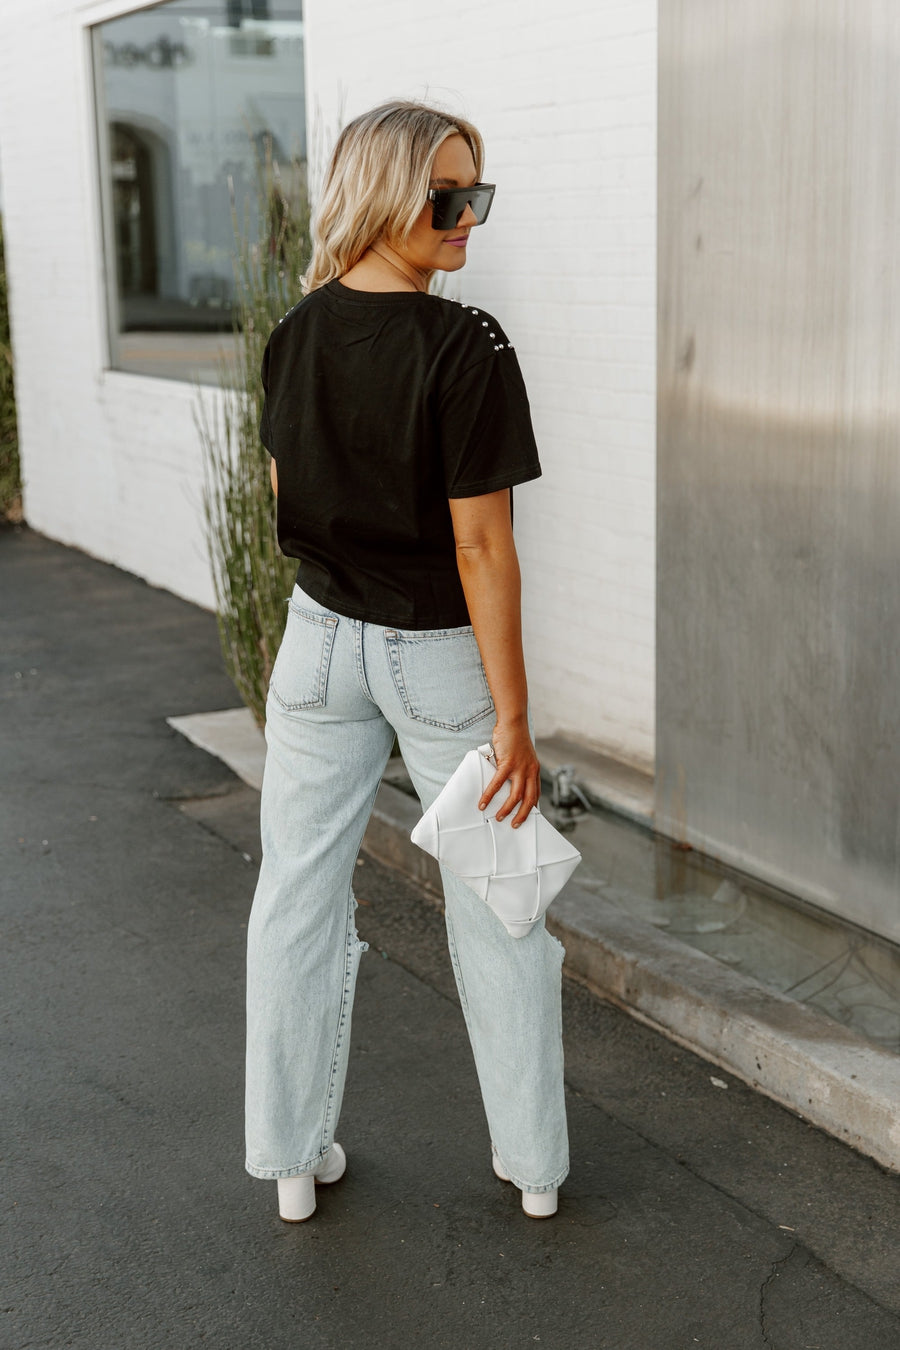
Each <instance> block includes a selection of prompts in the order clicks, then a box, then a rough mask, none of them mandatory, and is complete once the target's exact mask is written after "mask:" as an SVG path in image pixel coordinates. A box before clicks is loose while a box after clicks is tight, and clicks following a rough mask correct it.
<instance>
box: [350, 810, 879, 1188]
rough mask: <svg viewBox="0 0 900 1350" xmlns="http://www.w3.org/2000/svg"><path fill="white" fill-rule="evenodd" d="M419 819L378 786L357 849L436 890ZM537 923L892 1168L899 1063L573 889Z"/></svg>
mask: <svg viewBox="0 0 900 1350" xmlns="http://www.w3.org/2000/svg"><path fill="white" fill-rule="evenodd" d="M419 815H420V812H419V809H418V806H417V804H416V802H415V801H414V800H413V799H412V798H411V797H408V796H407V795H406V794H405V793H403V792H401V791H400V790H399V789H397V788H395V787H392V786H391V785H390V784H389V783H382V785H381V787H380V788H379V790H378V796H377V798H376V800H375V810H374V812H373V815H372V820H371V823H370V826H369V829H368V832H367V834H366V837H365V841H364V847H365V848H366V849H367V850H368V851H369V852H370V853H372V854H373V855H374V856H375V857H376V858H378V859H379V860H380V861H382V862H385V863H387V864H388V865H389V866H391V867H395V868H397V869H398V870H399V871H401V872H403V873H405V874H406V875H407V876H409V877H412V879H413V880H415V881H417V882H419V884H420V885H424V886H427V887H428V888H429V889H431V890H433V891H435V892H439V891H440V873H439V871H438V866H437V863H436V862H435V861H434V859H433V858H431V857H429V856H428V854H427V853H423V852H422V850H421V849H418V848H416V846H415V844H413V843H412V842H411V841H410V838H409V835H410V831H411V830H412V828H413V826H414V825H415V823H416V821H417V820H418V819H419ZM547 927H548V928H549V929H550V931H551V932H552V933H553V934H554V935H555V936H556V937H558V938H559V940H560V941H561V942H562V943H563V945H564V947H565V948H566V969H567V971H568V972H569V973H570V974H572V975H574V976H576V977H577V978H579V979H582V980H584V981H586V982H587V983H588V984H589V985H590V986H591V987H592V988H593V989H595V990H596V992H597V993H599V994H600V995H601V996H602V997H603V998H607V999H609V1000H610V1001H611V1002H614V1003H616V1004H617V1005H618V1006H619V1007H621V1008H623V1009H624V1010H625V1011H626V1012H628V1013H630V1014H631V1015H632V1016H634V1017H637V1018H639V1019H640V1020H641V1021H642V1022H645V1023H647V1024H648V1025H649V1026H652V1027H654V1028H655V1029H656V1030H657V1031H661V1032H662V1033H663V1034H664V1035H666V1036H668V1037H670V1038H671V1039H672V1040H675V1041H677V1042H678V1044H680V1045H683V1046H685V1047H686V1048H687V1049H690V1050H693V1051H695V1052H696V1053H698V1054H700V1055H702V1056H703V1057H704V1058H705V1059H708V1060H711V1061H712V1062H713V1063H714V1064H716V1065H719V1066H720V1067H721V1068H723V1069H726V1070H727V1071H728V1072H729V1073H731V1074H733V1075H734V1076H735V1077H736V1078H740V1079H742V1080H743V1081H744V1082H745V1083H748V1084H749V1085H750V1086H751V1087H753V1088H756V1089H757V1090H758V1091H760V1092H763V1093H765V1095H766V1096H768V1097H771V1098H773V1099H774V1100H775V1101H777V1102H779V1103H780V1104H781V1105H782V1106H786V1107H788V1108H790V1110H792V1111H796V1112H797V1113H798V1114H799V1115H801V1116H802V1117H803V1118H804V1119H806V1120H808V1121H809V1122H810V1123H811V1124H813V1125H816V1126H818V1127H819V1128H820V1129H823V1130H826V1131H827V1132H828V1133H829V1134H832V1135H836V1136H837V1137H838V1138H840V1139H843V1140H845V1142H846V1143H848V1144H850V1145H851V1147H853V1148H855V1149H858V1150H859V1151H860V1152H861V1153H865V1154H867V1155H868V1156H869V1157H872V1158H874V1159H875V1160H876V1161H877V1162H879V1163H881V1164H882V1166H884V1167H888V1168H891V1169H892V1170H895V1171H900V1110H898V1105H900V1059H898V1058H897V1056H895V1055H892V1054H890V1053H889V1052H887V1051H885V1050H881V1049H879V1048H878V1047H877V1046H873V1045H870V1044H869V1043H868V1042H866V1041H863V1040H862V1039H861V1038H860V1037H858V1036H855V1035H854V1034H853V1033H852V1032H850V1031H847V1030H846V1029H845V1028H844V1027H842V1026H840V1025H839V1023H837V1022H833V1021H832V1020H831V1019H830V1018H826V1017H822V1016H820V1015H819V1014H817V1013H815V1012H814V1011H813V1010H812V1009H810V1008H808V1007H806V1005H805V1004H802V1003H796V1002H794V1001H793V1000H792V999H789V998H785V997H784V996H783V995H782V994H779V993H777V992H775V991H774V990H769V989H766V988H764V987H763V986H762V985H760V984H758V983H757V982H756V981H755V980H751V979H748V978H747V977H746V976H744V975H740V974H738V973H737V972H735V971H733V970H731V969H730V968H729V967H728V966H725V965H722V963H721V962H719V961H716V960H715V959H714V958H713V957H710V956H706V955H705V954H704V953H703V952H698V951H695V950H694V949H693V948H691V947H687V946H686V945H685V944H684V943H682V942H679V941H678V940H677V938H673V937H669V936H668V934H666V933H662V932H660V931H659V930H658V929H656V928H653V927H652V926H651V925H649V924H645V923H642V922H640V920H638V919H634V918H632V917H631V916H630V915H629V914H627V913H625V912H624V911H623V910H621V909H617V908H616V906H614V905H612V904H610V903H609V901H607V900H604V899H602V897H600V896H597V895H593V894H590V893H588V892H587V891H583V890H581V889H580V888H579V887H578V886H577V885H575V884H573V883H571V882H570V883H569V885H568V886H566V888H565V889H564V890H563V891H562V893H561V894H560V895H559V896H558V897H557V899H556V900H555V901H554V903H553V905H552V907H551V909H550V910H549V912H548V914H547Z"/></svg>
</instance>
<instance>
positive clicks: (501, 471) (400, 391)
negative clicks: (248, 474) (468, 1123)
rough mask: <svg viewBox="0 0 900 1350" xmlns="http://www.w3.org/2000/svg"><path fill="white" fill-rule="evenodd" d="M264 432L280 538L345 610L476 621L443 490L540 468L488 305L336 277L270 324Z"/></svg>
mask: <svg viewBox="0 0 900 1350" xmlns="http://www.w3.org/2000/svg"><path fill="white" fill-rule="evenodd" d="M262 379H263V387H264V390H265V403H264V406H263V414H262V423H261V427H260V433H261V436H262V440H263V444H264V445H265V446H266V449H267V450H268V451H269V453H270V454H271V455H273V457H274V459H275V463H276V466H277V470H278V541H279V544H280V546H281V548H282V550H283V552H284V553H286V554H287V555H288V556H290V557H295V558H298V559H299V567H298V569H297V582H298V584H299V585H300V587H301V588H302V589H303V590H304V591H306V592H307V594H309V595H311V596H312V597H313V598H314V599H316V600H318V601H319V603H320V604H323V605H326V606H327V607H328V608H329V609H332V610H334V611H335V612H336V613H338V614H345V615H347V616H348V617H350V618H355V619H363V620H365V621H367V622H369V623H377V624H382V625H385V626H389V627H396V628H401V629H415V630H422V629H435V628H452V627H459V626H462V625H464V624H467V623H468V622H469V616H468V610H467V608H466V602H465V597H464V595H463V590H462V585H461V583H460V580H459V572H458V570H457V564H456V548H455V542H454V538H453V528H452V522H451V518H450V509H449V506H448V499H449V498H452V497H475V496H480V495H482V494H484V493H489V492H496V491H498V490H500V489H502V488H512V487H513V486H514V485H515V484H517V483H524V482H527V481H528V480H529V479H532V478H537V477H538V476H539V475H540V472H541V467H540V463H539V461H538V453H537V447H536V445H535V441H534V433H533V430H532V426H531V415H530V412H529V407H528V397H527V395H526V392H525V386H524V383H523V380H522V374H521V371H520V369H519V363H518V361H517V359H516V355H515V352H514V351H513V349H512V346H511V344H510V342H509V340H508V338H507V336H506V334H505V333H504V332H503V329H502V328H501V327H500V325H499V324H498V323H497V321H496V320H495V319H494V318H492V317H491V315H490V314H486V313H485V312H484V311H483V310H481V309H478V308H476V307H474V306H471V305H461V304H458V303H456V302H455V301H452V300H445V299H443V298H442V297H440V296H434V295H426V294H424V293H421V292H412V291H411V292H405V291H402V292H401V291H396V292H394V291H392V292H387V293H383V294H382V293H373V292H369V291H354V290H350V289H349V288H348V287H346V286H343V285H341V283H340V282H339V281H332V282H329V283H328V284H327V285H326V286H323V287H321V288H320V289H319V290H317V291H313V292H312V294H310V295H308V296H306V297H305V298H304V299H303V300H301V301H300V303H299V304H298V305H296V306H295V307H294V308H293V309H292V310H290V312H289V313H288V314H286V315H285V317H284V319H282V321H281V322H280V323H279V325H278V327H277V328H276V329H275V331H274V332H273V333H272V335H271V337H270V339H269V342H268V345H267V347H266V351H265V356H264V358H263V368H262Z"/></svg>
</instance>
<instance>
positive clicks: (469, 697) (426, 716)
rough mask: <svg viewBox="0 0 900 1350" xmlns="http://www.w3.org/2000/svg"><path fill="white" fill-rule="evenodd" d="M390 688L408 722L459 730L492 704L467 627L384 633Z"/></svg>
mask: <svg viewBox="0 0 900 1350" xmlns="http://www.w3.org/2000/svg"><path fill="white" fill-rule="evenodd" d="M385 642H386V643H387V649H388V657H389V659H390V664H391V675H392V677H393V681H394V686H395V688H396V690H397V693H398V695H399V697H400V701H401V703H402V704H403V708H404V711H405V712H406V715H407V717H410V718H412V720H413V721H415V722H427V723H429V724H430V725H431V726H435V727H444V728H445V729H446V730H447V731H463V730H465V728H466V727H470V726H472V725H473V724H474V723H475V722H480V721H481V719H482V718H484V717H487V716H488V715H489V714H490V713H492V712H493V709H494V704H493V700H492V699H491V691H490V689H489V688H488V683H487V679H486V678H485V674H484V666H483V665H482V663H481V653H480V652H479V650H478V643H477V642H476V641H475V634H474V633H473V632H472V629H471V628H444V629H438V630H429V631H427V632H420V633H419V632H409V631H407V632H398V631H397V630H396V629H392V628H389V629H387V630H386V631H385Z"/></svg>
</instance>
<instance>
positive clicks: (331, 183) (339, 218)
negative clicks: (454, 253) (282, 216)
mask: <svg viewBox="0 0 900 1350" xmlns="http://www.w3.org/2000/svg"><path fill="white" fill-rule="evenodd" d="M450 136H462V137H463V138H464V139H465V141H466V143H467V144H468V146H469V149H470V150H471V151H472V158H473V159H474V161H475V172H476V174H477V176H478V178H479V179H480V178H481V173H482V168H483V165H484V142H483V141H482V139H481V134H480V133H479V131H478V130H477V129H476V128H475V127H474V126H472V124H471V122H467V121H465V120H464V119H463V118H461V117H453V116H451V115H450V114H449V113H445V112H442V111H441V110H440V109H439V108H432V107H429V106H428V105H427V104H425V103H405V102H395V103H383V104H381V105H380V106H379V107H377V108H373V109H372V110H371V111H370V112H367V113H363V114H362V115H361V116H360V117H355V118H354V119H353V121H352V122H349V123H348V124H347V126H345V127H344V129H343V131H342V132H341V134H340V136H339V137H338V139H337V144H336V145H335V147H334V153H333V154H332V156H331V163H330V164H329V166H328V172H327V174H326V176H325V182H324V183H323V185H322V193H321V197H320V200H319V204H318V209H317V211H316V213H315V217H314V220H313V231H312V233H313V251H312V260H311V262H310V265H309V267H308V269H307V272H306V275H305V276H304V277H302V278H301V284H302V287H303V292H304V294H305V295H308V294H309V293H310V291H315V290H318V289H319V287H320V286H324V285H325V284H326V283H327V282H329V281H333V280H334V278H335V277H341V276H343V275H344V273H345V272H349V270H350V268H351V267H353V266H354V265H355V264H356V263H357V262H359V260H360V258H361V257H362V255H363V254H364V253H365V251H366V249H367V248H369V247H370V245H372V244H374V243H375V241H376V240H377V239H381V238H384V239H386V240H387V241H388V242H392V241H394V240H396V241H397V242H398V243H400V244H401V246H402V244H403V243H405V241H406V240H407V239H408V237H409V233H410V231H411V230H412V227H413V225H414V224H415V222H416V220H417V219H418V217H419V213H420V212H421V210H422V207H423V206H424V205H425V202H426V200H427V196H428V188H429V182H430V176H431V168H432V165H433V163H434V157H435V154H436V153H437V149H438V146H439V145H441V144H442V143H443V142H444V141H446V140H447V139H448V137H450Z"/></svg>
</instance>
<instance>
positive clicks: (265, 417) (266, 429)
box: [259, 343, 275, 455]
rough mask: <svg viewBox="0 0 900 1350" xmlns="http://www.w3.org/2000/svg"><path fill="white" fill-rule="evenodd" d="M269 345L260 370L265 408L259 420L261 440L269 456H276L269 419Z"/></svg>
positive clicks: (263, 407) (264, 353)
mask: <svg viewBox="0 0 900 1350" xmlns="http://www.w3.org/2000/svg"><path fill="white" fill-rule="evenodd" d="M269 345H270V344H269V343H266V350H265V351H264V352H263V359H262V366H261V368H260V378H261V380H262V387H263V406H262V415H261V417H260V419H259V438H260V440H261V441H262V443H263V445H264V446H265V447H266V449H267V450H268V452H269V454H270V455H272V454H274V453H275V452H274V450H273V449H272V443H273V442H272V424H271V420H270V418H269Z"/></svg>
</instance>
